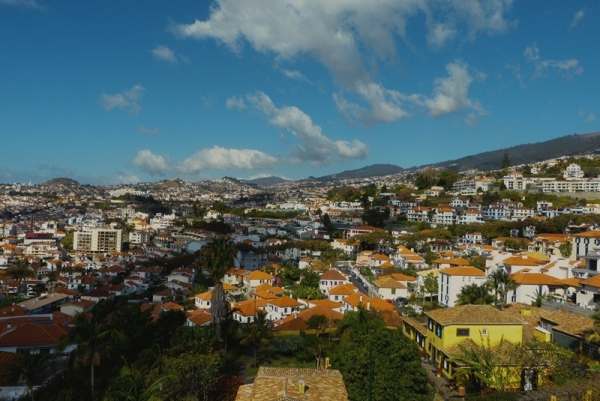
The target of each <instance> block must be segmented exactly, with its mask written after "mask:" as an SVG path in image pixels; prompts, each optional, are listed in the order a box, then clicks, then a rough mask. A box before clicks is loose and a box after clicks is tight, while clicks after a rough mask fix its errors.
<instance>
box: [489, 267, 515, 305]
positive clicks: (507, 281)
mask: <svg viewBox="0 0 600 401" xmlns="http://www.w3.org/2000/svg"><path fill="white" fill-rule="evenodd" d="M488 281H489V283H490V286H491V287H492V288H493V289H494V294H495V295H496V304H498V305H499V306H500V307H501V308H502V306H503V305H504V304H505V303H506V295H507V294H508V293H509V292H510V291H514V290H516V289H517V287H518V286H519V284H518V283H517V282H515V281H514V280H513V279H512V277H510V276H509V275H508V273H507V272H506V271H505V270H504V269H497V270H495V271H494V272H492V273H491V274H490V275H489V276H488Z"/></svg>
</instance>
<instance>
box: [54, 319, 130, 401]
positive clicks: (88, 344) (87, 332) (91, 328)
mask: <svg viewBox="0 0 600 401" xmlns="http://www.w3.org/2000/svg"><path fill="white" fill-rule="evenodd" d="M73 323H74V327H73V329H72V330H71V331H70V332H69V333H68V334H67V335H66V336H64V337H63V338H62V339H61V340H60V342H59V349H61V350H64V349H65V348H66V347H67V346H69V345H76V346H77V348H76V349H75V350H74V351H73V352H72V354H71V356H70V358H71V359H72V361H73V362H75V363H82V364H83V366H90V386H91V400H92V401H93V400H94V377H95V376H94V368H95V367H96V366H99V365H100V362H101V361H102V357H103V355H104V354H105V352H106V350H107V349H108V348H109V347H110V345H111V343H120V342H122V341H123V335H122V334H121V332H120V331H118V330H114V329H113V330H107V329H106V327H105V326H103V325H101V324H100V323H99V322H98V319H97V314H96V313H94V314H93V315H92V318H91V319H90V320H88V319H87V318H86V316H85V315H84V314H82V313H78V314H77V315H75V317H74V319H73Z"/></svg>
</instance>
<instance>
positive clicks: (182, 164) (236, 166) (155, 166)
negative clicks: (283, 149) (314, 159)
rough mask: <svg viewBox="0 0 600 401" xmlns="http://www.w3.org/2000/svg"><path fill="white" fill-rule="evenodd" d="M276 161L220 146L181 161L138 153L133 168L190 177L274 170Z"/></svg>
mask: <svg viewBox="0 0 600 401" xmlns="http://www.w3.org/2000/svg"><path fill="white" fill-rule="evenodd" d="M278 161H279V158H277V157H274V156H270V155H268V154H266V153H263V152H261V151H258V150H253V149H227V148H223V147H220V146H213V147H212V148H207V149H199V150H197V151H196V153H194V154H193V155H192V156H190V157H188V158H186V159H184V160H182V161H177V160H172V159H170V158H168V157H164V156H161V155H157V154H154V153H153V152H152V151H150V150H148V149H144V150H140V151H139V152H138V153H137V155H136V157H135V159H134V160H133V162H132V163H133V165H134V166H136V167H138V168H139V169H140V170H142V171H144V172H146V173H148V174H150V175H164V174H166V173H170V172H178V173H181V174H186V175H191V174H198V173H200V172H202V171H204V170H258V169H270V168H273V167H275V165H276V163H277V162H278Z"/></svg>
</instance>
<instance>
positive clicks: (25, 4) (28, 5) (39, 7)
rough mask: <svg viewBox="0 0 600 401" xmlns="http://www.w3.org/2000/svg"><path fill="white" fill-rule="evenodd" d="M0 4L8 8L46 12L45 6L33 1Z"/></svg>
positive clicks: (4, 0) (3, 0)
mask: <svg viewBox="0 0 600 401" xmlns="http://www.w3.org/2000/svg"><path fill="white" fill-rule="evenodd" d="M0 4H6V5H9V6H21V7H26V8H31V9H32V10H39V11H44V10H46V7H45V6H43V5H41V4H40V3H38V2H37V1H35V0H0Z"/></svg>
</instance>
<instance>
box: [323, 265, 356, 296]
mask: <svg viewBox="0 0 600 401" xmlns="http://www.w3.org/2000/svg"><path fill="white" fill-rule="evenodd" d="M348 283H350V280H348V277H346V276H345V275H343V274H342V273H341V272H340V271H339V270H336V269H331V270H327V271H326V272H325V273H323V274H321V275H320V276H319V289H320V290H321V291H322V292H323V294H329V290H330V289H331V288H333V287H337V286H338V285H342V284H348Z"/></svg>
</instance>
